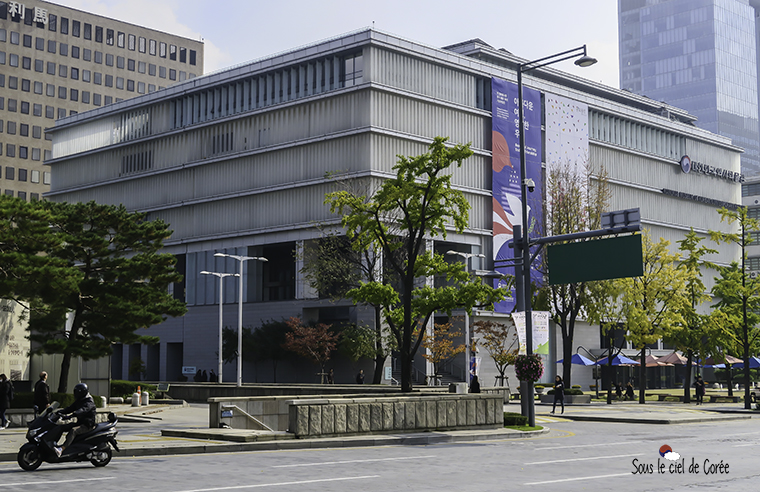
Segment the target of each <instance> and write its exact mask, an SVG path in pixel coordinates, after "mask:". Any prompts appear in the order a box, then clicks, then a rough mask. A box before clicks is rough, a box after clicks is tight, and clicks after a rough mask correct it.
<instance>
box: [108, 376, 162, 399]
mask: <svg viewBox="0 0 760 492" xmlns="http://www.w3.org/2000/svg"><path fill="white" fill-rule="evenodd" d="M138 386H139V387H140V390H141V391H147V392H148V394H149V395H150V397H151V398H154V397H155V392H156V386H155V385H152V384H145V383H143V382H140V381H123V380H120V379H113V380H111V396H121V397H123V398H124V399H125V400H131V399H132V395H133V394H134V393H135V392H136V391H137V387H138Z"/></svg>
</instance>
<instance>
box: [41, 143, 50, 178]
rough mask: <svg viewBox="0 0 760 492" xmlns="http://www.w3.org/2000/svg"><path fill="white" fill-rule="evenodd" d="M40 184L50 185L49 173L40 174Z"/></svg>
mask: <svg viewBox="0 0 760 492" xmlns="http://www.w3.org/2000/svg"><path fill="white" fill-rule="evenodd" d="M46 152H47V151H46ZM46 159H47V157H46ZM42 184H46V185H49V184H50V171H45V172H43V173H42Z"/></svg>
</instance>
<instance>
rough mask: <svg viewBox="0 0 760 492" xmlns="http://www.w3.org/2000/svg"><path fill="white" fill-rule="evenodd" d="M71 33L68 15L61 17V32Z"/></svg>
mask: <svg viewBox="0 0 760 492" xmlns="http://www.w3.org/2000/svg"><path fill="white" fill-rule="evenodd" d="M68 33H69V20H68V19H67V18H66V17H61V34H68Z"/></svg>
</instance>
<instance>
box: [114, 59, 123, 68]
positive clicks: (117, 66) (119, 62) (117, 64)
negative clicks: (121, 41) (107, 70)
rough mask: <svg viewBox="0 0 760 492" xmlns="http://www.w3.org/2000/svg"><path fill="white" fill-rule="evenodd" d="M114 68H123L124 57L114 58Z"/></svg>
mask: <svg viewBox="0 0 760 492" xmlns="http://www.w3.org/2000/svg"><path fill="white" fill-rule="evenodd" d="M116 68H124V57H123V56H117V57H116Z"/></svg>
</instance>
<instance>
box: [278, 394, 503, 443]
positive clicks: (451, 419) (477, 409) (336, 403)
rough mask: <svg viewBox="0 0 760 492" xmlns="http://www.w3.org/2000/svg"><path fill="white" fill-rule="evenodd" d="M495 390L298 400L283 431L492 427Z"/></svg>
mask: <svg viewBox="0 0 760 492" xmlns="http://www.w3.org/2000/svg"><path fill="white" fill-rule="evenodd" d="M503 405H504V403H503V397H502V395H500V394H494V395H483V394H462V395H459V394H456V395H455V394H451V395H449V394H445V395H434V396H408V397H386V398H353V399H350V398H324V399H300V400H292V401H291V402H290V415H289V424H288V427H289V429H288V431H289V432H291V433H293V434H295V436H296V437H298V438H304V437H318V436H335V435H345V434H366V433H382V432H412V431H415V432H419V431H432V430H444V429H446V430H450V429H495V428H499V427H502V426H503V425H504V412H503Z"/></svg>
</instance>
